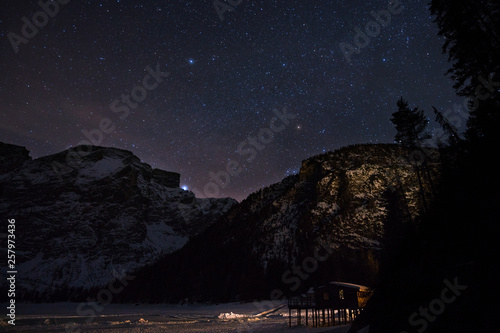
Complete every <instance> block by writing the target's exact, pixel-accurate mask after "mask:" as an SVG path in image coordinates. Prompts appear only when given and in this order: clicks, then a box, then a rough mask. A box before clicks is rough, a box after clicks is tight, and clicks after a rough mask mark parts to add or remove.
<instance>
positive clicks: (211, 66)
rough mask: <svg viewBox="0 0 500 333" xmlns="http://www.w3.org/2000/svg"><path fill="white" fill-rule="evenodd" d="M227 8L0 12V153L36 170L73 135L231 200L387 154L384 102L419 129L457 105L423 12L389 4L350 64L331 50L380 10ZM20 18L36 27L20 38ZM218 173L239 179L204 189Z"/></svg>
mask: <svg viewBox="0 0 500 333" xmlns="http://www.w3.org/2000/svg"><path fill="white" fill-rule="evenodd" d="M44 1H46V0H43V1H42V2H44ZM60 2H67V0H65V1H62V0H61V1H60ZM227 2H228V3H231V2H232V3H233V4H237V5H236V7H235V8H234V10H232V11H227V12H224V13H222V14H221V15H222V17H223V20H221V16H220V15H219V14H218V13H217V11H216V9H215V8H214V2H213V1H200V0H198V1H126V0H121V1H120V0H115V1H69V2H68V3H67V4H60V5H59V8H58V11H56V10H55V8H54V7H52V8H49V11H50V10H52V13H51V14H52V15H43V14H40V13H39V14H38V15H35V14H37V13H38V12H39V11H40V10H41V7H40V6H39V5H38V4H37V1H27V0H18V1H10V0H9V1H2V9H1V10H0V38H1V45H0V47H1V49H0V55H1V58H0V59H1V68H0V73H1V75H0V117H1V118H0V141H2V142H7V143H12V144H17V145H22V146H26V148H27V149H28V150H30V151H31V156H32V157H34V158H36V157H41V156H45V155H48V154H53V153H57V152H60V151H62V150H64V149H66V148H68V147H71V146H76V145H78V144H79V143H80V142H81V141H82V140H87V141H89V139H88V138H87V137H86V136H85V134H84V133H85V131H87V132H91V133H93V134H94V136H93V139H94V141H96V142H97V143H99V145H102V146H109V147H116V148H122V149H127V150H131V151H132V152H133V153H134V154H136V155H137V156H138V157H139V158H140V159H141V160H142V161H144V162H146V163H149V164H151V165H152V166H153V167H156V168H160V169H164V170H169V171H175V172H179V173H180V174H181V185H183V186H187V187H188V188H189V189H190V190H193V189H197V191H195V193H196V194H197V195H198V196H200V197H203V196H204V194H208V195H210V196H219V197H222V196H231V197H233V198H235V199H238V200H241V199H243V198H245V197H246V196H248V195H249V194H250V193H252V192H254V191H256V190H258V189H259V188H261V187H263V186H267V185H270V184H272V183H275V182H278V181H281V180H282V179H283V178H284V177H285V176H287V175H289V174H292V173H296V172H297V171H298V170H299V168H300V166H301V161H302V160H304V159H306V158H308V157H311V156H314V155H317V154H320V153H323V152H326V151H330V150H335V149H337V148H340V147H342V146H345V145H349V144H354V143H377V142H383V143H386V142H393V138H394V134H395V130H394V126H393V125H392V123H391V122H390V120H389V119H390V115H391V114H392V113H393V112H395V111H396V102H397V100H398V99H399V98H400V96H403V97H404V98H405V99H407V100H408V101H409V102H410V106H412V107H414V106H419V107H420V108H421V109H424V110H425V111H426V112H427V114H428V116H429V117H430V118H431V117H432V118H433V116H432V113H431V110H432V108H431V106H432V105H434V106H436V107H437V108H438V109H443V110H446V109H448V108H450V107H453V105H454V104H455V103H461V99H459V98H458V97H456V95H455V92H454V90H453V89H452V81H451V79H449V78H448V77H446V76H445V75H444V73H445V72H446V70H447V69H448V68H449V67H450V64H449V63H447V61H446V60H447V58H446V56H445V55H443V54H442V52H441V46H442V44H443V40H442V39H440V38H439V37H437V27H436V25H435V24H434V23H433V22H432V17H431V16H430V14H429V11H428V8H427V5H426V1H403V4H402V5H400V6H397V4H395V5H394V6H395V7H393V8H399V9H400V10H401V9H402V11H401V12H400V13H399V14H393V15H391V21H390V23H389V22H387V20H386V22H384V25H385V26H382V25H379V27H380V32H379V33H378V34H377V31H376V30H375V29H377V27H376V26H374V25H372V27H371V28H372V30H370V31H369V32H370V34H371V35H373V36H368V37H369V39H370V40H369V41H368V42H366V41H362V38H361V39H360V40H358V44H360V43H363V42H365V44H367V45H366V46H365V45H362V46H365V47H364V48H360V49H359V51H360V52H359V54H357V53H352V54H351V55H350V58H351V59H350V62H349V61H348V60H347V58H346V57H345V56H344V54H343V52H342V51H341V47H340V45H341V43H346V44H344V47H346V45H347V44H351V45H352V46H353V47H356V45H355V43H354V36H355V35H356V34H357V31H356V28H357V27H358V28H359V29H361V30H362V31H365V25H366V24H367V23H368V22H370V21H374V20H375V18H374V17H373V16H372V15H371V14H370V13H371V12H372V11H376V12H379V11H381V10H387V8H388V6H389V5H388V2H387V1H385V0H380V1H364V0H363V1H360V0H354V1H257V0H256V1H250V0H247V1H245V0H244V1H241V3H240V4H238V2H239V1H238V0H233V1H227ZM220 3H221V4H224V3H225V1H221V2H220ZM233 7H234V6H233ZM220 8H221V10H224V8H223V7H222V5H221V7H220ZM226 9H227V7H226ZM33 15H35V16H36V18H37V20H38V25H40V26H41V27H39V28H37V29H38V30H39V31H38V33H35V31H33V29H31V30H30V29H29V28H28V29H25V31H24V32H25V33H26V34H28V36H29V37H30V38H25V37H23V32H22V28H23V25H27V24H26V23H25V21H23V17H26V18H27V19H28V21H29V22H32V17H33ZM52 16H53V17H52ZM45 18H46V20H45ZM383 18H384V17H382V18H381V19H383ZM385 18H386V17H385ZM44 21H47V22H46V24H45V25H44V23H45V22H44ZM35 28H36V27H35ZM13 34H16V35H17V37H15V38H14V37H13V36H14V35H13ZM30 34H31V35H30ZM9 36H10V39H9ZM23 38H25V39H23ZM21 39H23V40H22V41H21ZM12 41H15V42H16V43H17V44H18V45H17V46H16V47H17V48H18V49H17V51H18V52H17V53H16V52H15V48H16V47H14V46H13V45H12V44H13V42H12ZM351 50H352V49H351ZM167 72H168V75H167V74H166V73H167ZM146 87H147V89H146ZM131 94H132V95H133V96H135V97H131ZM134 98H135V100H134ZM273 110H274V111H273ZM276 112H277V113H278V114H280V115H281V117H283V118H284V119H285V120H281V119H280V118H279V117H277V116H276ZM283 113H285V116H283ZM292 117H294V118H293V119H292ZM103 119H104V120H103ZM100 126H101V128H100ZM431 127H432V123H431ZM270 128H272V129H274V130H275V131H273V130H271V129H270ZM97 131H99V132H100V133H101V134H102V140H101V137H100V136H99V135H97V134H96V133H97ZM104 131H105V132H104ZM259 134H260V138H259ZM259 140H261V141H259ZM263 142H264V143H263ZM94 143H95V142H94ZM238 149H240V150H239V152H238ZM249 159H250V161H248V160H249ZM229 161H232V162H229ZM228 162H229V164H230V165H229V170H230V171H234V170H239V174H237V175H230V177H229V183H226V184H222V183H221V184H219V185H217V188H216V189H215V188H214V186H205V185H206V184H208V183H209V182H211V181H212V182H213V184H216V182H214V181H213V180H211V177H210V172H212V173H214V174H219V175H221V174H222V173H221V172H226V171H225V170H226V169H227V168H228ZM236 163H238V164H239V165H238V166H237V167H236ZM239 168H241V169H239ZM213 184H212V185H213ZM223 185H225V188H223V187H224V186H223ZM204 189H206V191H204ZM204 192H205V193H204Z"/></svg>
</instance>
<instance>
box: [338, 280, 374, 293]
mask: <svg viewBox="0 0 500 333" xmlns="http://www.w3.org/2000/svg"><path fill="white" fill-rule="evenodd" d="M330 284H333V285H336V286H339V287H344V288H352V289H357V290H359V291H368V290H370V288H368V287H367V286H362V285H360V284H353V283H346V282H330Z"/></svg>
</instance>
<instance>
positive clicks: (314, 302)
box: [288, 282, 372, 327]
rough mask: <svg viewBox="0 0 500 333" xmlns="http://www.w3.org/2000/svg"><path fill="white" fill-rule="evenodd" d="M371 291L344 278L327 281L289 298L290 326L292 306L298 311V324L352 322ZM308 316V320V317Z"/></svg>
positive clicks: (318, 324)
mask: <svg viewBox="0 0 500 333" xmlns="http://www.w3.org/2000/svg"><path fill="white" fill-rule="evenodd" d="M371 294H372V292H371V290H370V288H368V287H365V286H361V285H358V284H352V283H345V282H330V283H329V284H327V285H325V286H321V287H318V288H316V289H314V288H310V289H309V290H308V291H307V293H306V294H303V295H301V296H300V297H295V298H292V299H290V300H288V314H289V317H288V318H289V326H290V327H291V326H292V310H296V312H297V325H302V314H303V313H302V312H303V311H305V314H304V315H305V316H304V317H305V318H304V319H305V323H304V324H305V326H309V322H310V321H311V324H312V326H313V327H320V326H335V325H342V324H347V323H349V322H352V321H353V320H354V319H355V318H356V316H357V315H358V314H359V313H360V312H361V309H362V308H363V307H364V306H365V305H366V302H367V301H368V299H369V298H370V296H371ZM309 319H310V320H309Z"/></svg>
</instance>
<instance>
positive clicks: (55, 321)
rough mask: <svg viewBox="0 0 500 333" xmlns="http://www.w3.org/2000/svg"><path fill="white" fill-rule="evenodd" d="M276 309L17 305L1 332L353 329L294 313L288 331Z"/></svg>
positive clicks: (338, 332)
mask: <svg viewBox="0 0 500 333" xmlns="http://www.w3.org/2000/svg"><path fill="white" fill-rule="evenodd" d="M276 305H277V306H276V308H275V309H276V311H272V310H271V311H264V312H263V311H262V309H259V307H258V306H256V305H255V304H253V303H228V304H217V305H170V304H168V305H165V304H152V305H149V304H141V305H139V304H138V305H134V304H108V305H102V307H99V306H98V305H95V307H94V308H91V307H89V306H86V305H85V306H83V305H82V304H78V303H55V304H17V305H16V326H15V327H14V326H11V325H6V324H7V317H6V316H5V314H4V315H2V317H1V321H0V332H75V333H76V332H99V333H101V332H106V333H108V332H109V333H121V332H124V333H129V332H130V333H132V332H151V333H154V332H171V333H195V332H196V333H222V332H240V333H244V332H248V333H250V332H269V333H271V332H291V333H320V332H325V333H326V332H333V333H346V332H347V331H348V330H349V326H339V327H323V328H312V327H303V326H301V327H297V326H295V324H296V318H295V314H294V313H293V312H292V325H293V326H292V328H289V327H288V320H289V318H288V307H286V306H285V304H284V303H282V304H276ZM1 306H2V308H3V306H6V304H2V305H1Z"/></svg>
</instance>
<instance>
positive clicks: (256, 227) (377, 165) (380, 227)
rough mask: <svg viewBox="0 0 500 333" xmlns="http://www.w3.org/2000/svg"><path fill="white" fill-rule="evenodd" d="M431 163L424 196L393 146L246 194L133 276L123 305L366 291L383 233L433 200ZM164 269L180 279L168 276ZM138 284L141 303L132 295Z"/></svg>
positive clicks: (338, 158)
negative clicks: (342, 286)
mask: <svg viewBox="0 0 500 333" xmlns="http://www.w3.org/2000/svg"><path fill="white" fill-rule="evenodd" d="M431 152H433V154H434V153H436V154H437V152H436V151H434V150H431ZM436 157H437V156H434V158H435V159H434V160H430V161H429V164H428V168H423V167H422V168H421V170H420V176H421V182H422V185H423V186H422V187H423V191H421V190H420V186H419V181H418V177H417V174H416V172H415V168H414V166H413V165H412V164H410V162H409V161H408V152H406V151H405V150H403V149H402V148H401V147H399V146H397V145H390V144H378V145H356V146H350V147H346V148H342V149H339V150H337V151H335V152H330V153H326V154H323V155H320V156H315V157H312V158H310V159H308V160H305V161H303V163H302V167H301V169H300V173H299V174H298V175H294V176H290V177H287V178H285V179H284V180H283V181H282V182H280V183H277V184H274V185H272V186H269V187H267V188H264V189H262V190H260V191H258V192H256V193H254V194H252V195H250V196H249V197H248V198H247V199H245V200H244V201H243V202H242V203H241V204H239V205H238V206H236V207H234V209H232V210H231V211H230V212H228V213H227V214H226V215H224V216H223V217H222V218H221V219H220V220H218V221H217V222H216V223H214V224H213V225H212V226H211V227H210V228H209V229H207V231H206V232H204V233H203V234H201V235H200V236H198V237H196V238H194V239H193V240H192V241H190V242H189V243H188V244H187V245H186V246H185V247H184V248H183V249H182V250H181V251H179V252H177V253H174V254H172V255H171V256H167V258H165V259H164V260H161V261H160V262H159V263H158V264H156V265H154V266H153V267H151V268H148V269H145V270H143V271H141V272H138V274H137V275H138V276H139V277H138V278H137V280H136V281H134V284H135V285H136V286H131V287H130V288H129V292H130V293H131V294H132V296H131V298H132V299H133V298H134V296H133V294H136V295H138V294H140V295H141V297H142V299H148V300H153V301H160V302H161V301H165V300H166V301H176V300H178V299H183V298H184V297H190V298H191V299H195V300H196V299H201V300H202V299H208V300H214V301H227V300H232V299H254V298H256V297H260V296H261V297H264V298H269V290H273V289H276V288H278V289H279V290H281V291H283V293H284V294H293V293H294V292H297V291H300V290H302V289H304V288H307V287H308V286H313V285H315V284H318V285H320V284H323V283H325V282H329V281H332V280H337V279H339V280H343V281H351V282H354V283H361V284H367V285H370V284H372V283H373V282H374V280H375V279H376V276H377V272H378V265H379V259H380V253H381V249H382V248H383V246H384V245H385V243H386V242H387V240H388V238H391V237H392V235H397V234H398V233H397V232H392V231H393V230H397V229H400V228H405V224H412V223H413V222H412V221H415V220H416V217H417V215H418V214H419V212H420V210H421V208H422V206H423V201H424V200H425V199H423V198H425V197H427V198H430V196H431V195H432V190H431V185H432V183H435V182H437V179H438V164H437V162H436ZM422 194H423V196H422ZM389 241H392V240H389ZM325 256H326V259H325ZM318 258H321V259H322V260H323V259H325V260H324V261H321V260H319V259H318ZM170 269H173V270H175V271H177V272H179V274H178V275H176V276H175V277H173V276H168V274H167V272H168V270H170ZM146 281H148V283H149V284H150V285H151V286H152V287H151V288H152V290H154V293H153V292H151V293H149V296H150V297H149V298H147V297H148V296H145V295H148V291H147V290H146V289H147V288H144V287H142V288H141V287H140V286H144V285H145V283H146ZM304 290H306V289H304Z"/></svg>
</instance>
